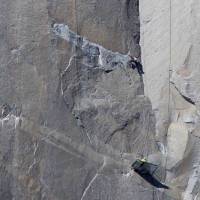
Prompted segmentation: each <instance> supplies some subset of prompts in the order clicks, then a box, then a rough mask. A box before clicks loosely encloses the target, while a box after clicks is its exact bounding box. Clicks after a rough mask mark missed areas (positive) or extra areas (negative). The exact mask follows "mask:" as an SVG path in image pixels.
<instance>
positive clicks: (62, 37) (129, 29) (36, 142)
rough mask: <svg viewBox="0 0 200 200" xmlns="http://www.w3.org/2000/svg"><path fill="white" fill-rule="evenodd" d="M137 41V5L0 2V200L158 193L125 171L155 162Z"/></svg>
mask: <svg viewBox="0 0 200 200" xmlns="http://www.w3.org/2000/svg"><path fill="white" fill-rule="evenodd" d="M139 37H140V36H139V10H138V1H137V0H134V1H124V0H120V1H118V0H109V1H102V0H94V1H87V0H84V1H82V0H77V1H75V0H47V1H46V0H36V1H32V0H27V1H23V0H14V1H13V0H6V1H5V0H0V105H2V107H1V112H0V117H1V120H0V122H1V127H0V199H2V200H29V199H30V200H78V199H79V200H94V199H99V200H112V199H113V200H122V199H123V200H133V199H135V200H137V199H140V200H145V199H151V198H152V199H153V198H154V197H153V196H155V195H157V196H161V192H160V191H156V192H155V190H154V189H153V188H152V187H151V186H150V185H149V184H148V183H146V182H145V181H144V180H143V179H141V178H140V177H139V176H138V175H136V174H132V173H131V172H130V165H131V163H132V162H133V161H134V159H135V158H136V157H140V156H141V154H143V155H147V154H152V155H154V156H152V157H151V158H152V159H153V160H154V161H155V162H157V163H159V162H160V155H157V148H156V143H155V137H154V136H155V117H154V114H153V112H152V108H151V103H150V101H149V99H148V98H147V97H145V96H144V91H143V80H142V77H140V76H139V75H138V73H137V71H135V70H132V69H131V68H130V67H129V66H128V60H129V58H128V56H127V55H126V54H127V53H128V51H129V50H130V52H131V53H132V54H133V55H135V56H140V48H139ZM118 52H119V53H118ZM5 105H7V107H5Z"/></svg>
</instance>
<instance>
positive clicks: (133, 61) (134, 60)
mask: <svg viewBox="0 0 200 200" xmlns="http://www.w3.org/2000/svg"><path fill="white" fill-rule="evenodd" d="M130 58H131V60H130V61H129V63H130V66H131V67H132V69H135V68H137V70H138V73H139V75H140V76H142V75H143V74H144V71H143V66H142V64H141V63H140V62H139V61H138V59H137V58H136V57H132V56H130Z"/></svg>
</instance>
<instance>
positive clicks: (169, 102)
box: [162, 0, 173, 198]
mask: <svg viewBox="0 0 200 200" xmlns="http://www.w3.org/2000/svg"><path fill="white" fill-rule="evenodd" d="M172 71H173V67H172V0H169V71H168V125H169V124H170V120H171V111H170V104H171V84H170V78H171V72H172ZM164 162H165V163H164V169H165V172H164V175H162V179H163V180H166V168H167V155H166V157H165V161H164ZM163 195H164V193H163ZM163 195H162V198H163Z"/></svg>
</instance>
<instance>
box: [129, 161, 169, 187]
mask: <svg viewBox="0 0 200 200" xmlns="http://www.w3.org/2000/svg"><path fill="white" fill-rule="evenodd" d="M157 168H158V166H157V165H154V164H152V163H149V162H147V161H146V160H145V159H137V160H136V161H135V162H134V163H133V164H132V165H131V169H132V170H134V171H135V172H136V173H137V174H139V175H140V176H141V177H142V178H143V179H145V180H146V181H147V182H148V183H150V184H151V185H153V186H154V187H156V188H164V189H170V188H169V187H168V186H167V185H164V184H163V183H161V182H160V181H159V180H157V179H156V178H155V177H154V173H155V171H156V170H157Z"/></svg>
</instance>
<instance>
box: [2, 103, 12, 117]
mask: <svg viewBox="0 0 200 200" xmlns="http://www.w3.org/2000/svg"><path fill="white" fill-rule="evenodd" d="M10 111H11V107H10V105H9V104H7V103H5V104H3V105H2V106H1V117H2V118H4V117H6V116H7V115H8V114H9V113H10Z"/></svg>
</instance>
